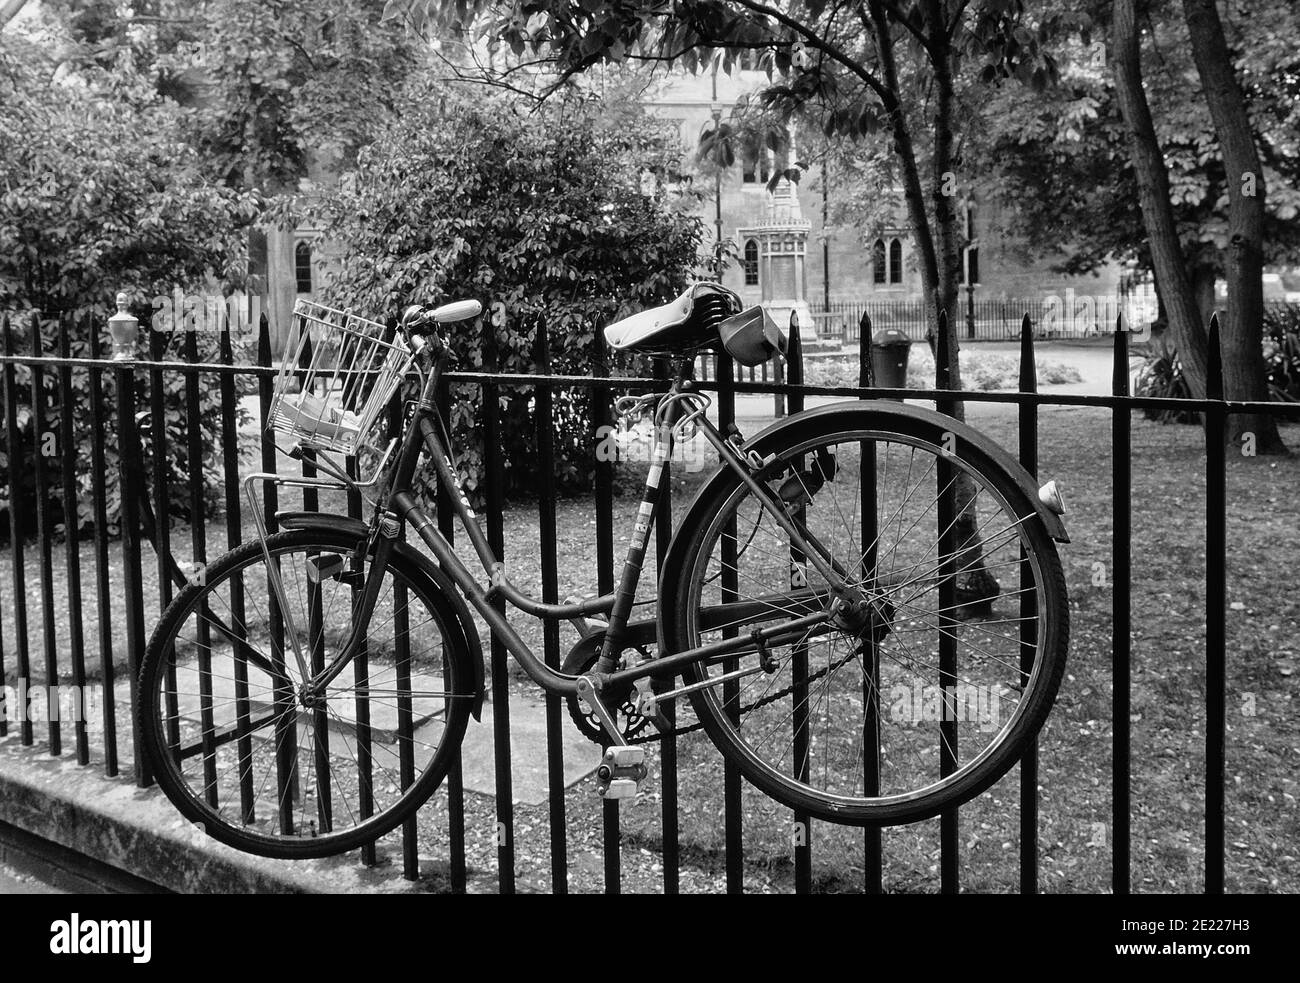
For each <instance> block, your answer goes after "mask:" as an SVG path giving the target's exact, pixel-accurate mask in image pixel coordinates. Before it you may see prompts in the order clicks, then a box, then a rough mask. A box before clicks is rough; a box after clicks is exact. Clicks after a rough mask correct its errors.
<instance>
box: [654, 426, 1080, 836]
mask: <svg viewBox="0 0 1300 983" xmlns="http://www.w3.org/2000/svg"><path fill="white" fill-rule="evenodd" d="M949 428H952V429H949ZM953 429H960V428H958V427H957V425H955V424H953V423H951V422H949V423H947V424H944V423H942V422H940V421H939V420H938V419H937V418H936V420H935V421H933V422H928V421H925V422H919V421H917V420H914V419H912V418H911V417H904V416H902V415H901V414H896V413H890V412H889V411H888V410H881V409H876V408H863V409H861V410H857V409H851V410H845V411H842V412H840V413H836V414H822V415H816V414H813V415H810V416H809V417H807V418H804V419H802V420H800V419H796V420H794V421H792V422H791V424H790V425H789V426H788V427H787V428H785V430H784V431H782V432H780V433H779V434H778V435H775V436H774V437H772V438H769V439H768V441H767V443H766V444H764V445H763V446H762V447H761V453H762V455H763V456H764V457H767V456H768V455H773V456H771V457H769V458H768V460H767V463H766V464H765V465H764V467H763V468H762V469H761V470H760V471H759V472H758V474H757V477H758V478H759V480H760V481H762V482H763V483H764V484H766V485H767V486H768V487H769V488H771V489H773V490H774V491H779V492H780V493H781V497H782V498H783V500H784V501H785V507H786V509H787V512H788V514H789V515H790V516H791V517H792V518H794V519H795V521H796V522H797V523H801V524H803V525H804V527H805V528H806V529H807V530H808V532H809V533H810V534H811V536H812V537H813V538H814V539H815V541H816V542H817V543H819V544H821V546H822V547H824V548H825V551H826V554H827V555H828V558H829V560H830V562H831V563H833V564H835V565H837V566H838V569H839V570H840V571H841V575H842V576H843V577H844V578H845V579H846V580H847V582H848V584H849V586H850V594H851V597H852V598H853V599H854V603H853V605H851V606H845V607H843V608H842V609H841V614H840V615H838V616H837V618H836V619H835V620H834V621H832V622H829V623H826V624H823V625H821V626H816V627H813V628H809V629H807V630H805V631H802V632H800V633H799V634H797V635H794V636H792V637H790V638H789V639H787V640H786V641H785V642H784V644H772V645H770V646H767V648H766V652H765V653H764V652H760V651H758V650H757V649H756V648H755V647H754V646H750V647H749V648H747V649H743V650H741V651H740V652H739V653H737V654H734V655H730V656H728V657H725V658H721V657H720V658H716V659H712V660H708V661H702V662H699V663H696V664H693V665H691V666H689V667H688V668H687V669H686V670H685V671H684V672H683V680H684V682H685V683H687V684H705V685H703V687H702V688H701V689H699V690H696V691H694V692H692V693H691V694H690V698H691V702H692V704H693V706H694V709H695V712H696V715H697V716H698V717H699V719H700V722H701V723H702V725H703V726H704V729H705V730H706V731H707V732H708V734H709V736H710V738H711V739H712V740H713V742H714V744H715V745H717V747H718V748H719V749H720V750H721V751H722V753H723V754H724V755H726V756H727V757H728V758H729V759H731V760H732V761H734V762H735V763H736V764H737V766H738V767H739V768H740V770H741V772H742V773H743V774H744V775H745V776H746V777H747V778H748V779H749V780H750V782H752V783H753V784H754V785H756V786H757V787H758V788H760V789H761V790H763V791H764V792H766V793H767V794H769V795H771V796H772V797H774V798H776V799H778V800H779V801H781V802H784V803H786V804H788V805H790V806H791V807H793V808H798V809H802V810H805V811H807V812H808V813H810V814H811V815H813V816H816V817H819V818H823V819H827V820H831V821H834V822H840V823H847V824H853V825H895V824H900V823H906V822H912V821H915V820H918V819H923V818H926V817H929V816H933V815H936V814H938V813H939V812H941V811H942V810H943V809H945V808H947V807H950V806H953V805H956V804H959V803H961V802H964V801H966V800H968V799H970V798H971V797H973V796H975V795H977V794H979V793H980V792H982V791H984V790H985V789H987V788H988V787H989V786H991V785H992V784H993V783H994V782H995V781H997V779H998V778H1000V777H1001V776H1002V775H1003V774H1005V773H1006V771H1007V770H1008V769H1009V768H1010V767H1011V766H1012V765H1013V764H1014V763H1015V762H1016V761H1017V760H1018V759H1019V757H1020V755H1021V754H1022V753H1023V751H1024V748H1025V747H1026V745H1027V744H1028V743H1029V741H1030V740H1032V738H1033V737H1034V735H1035V734H1036V733H1037V731H1038V730H1039V728H1040V727H1041V725H1042V723H1043V721H1044V719H1045V718H1046V715H1047V713H1048V711H1049V709H1050V708H1051V705H1052V701H1053V700H1054V698H1055V694H1056V691H1057V688H1058V686H1059V684H1060V680H1061V675H1062V673H1063V671H1064V666H1065V656H1066V649H1067V640H1068V607H1067V603H1066V594H1065V583H1064V577H1063V574H1062V572H1061V566H1060V560H1059V558H1058V557H1057V554H1056V548H1055V545H1054V543H1053V542H1052V539H1051V537H1050V536H1049V535H1048V533H1047V530H1046V529H1045V527H1044V524H1043V522H1042V520H1041V518H1040V517H1039V516H1038V514H1037V511H1036V509H1035V506H1034V503H1033V502H1032V501H1030V500H1029V498H1028V496H1027V494H1026V492H1025V490H1024V489H1023V488H1022V486H1021V485H1020V483H1019V482H1018V481H1017V480H1016V479H1015V478H1014V477H1013V476H1012V475H1010V474H1008V473H1007V472H1006V471H1005V470H1003V469H1002V467H1001V466H1000V465H999V464H998V463H997V462H996V461H993V460H992V459H991V458H990V457H989V456H988V455H987V454H984V453H982V452H981V451H980V449H979V448H978V447H976V446H974V445H973V443H971V442H967V441H963V440H960V439H958V440H955V441H954V440H952V439H951V438H952V437H953ZM941 492H942V493H943V494H941ZM678 536H679V537H682V541H683V543H684V544H685V546H684V548H682V549H675V550H674V551H673V553H672V554H670V558H669V562H668V563H667V564H666V566H665V570H664V573H663V575H662V580H661V583H663V584H665V585H671V586H668V587H665V591H666V592H668V591H671V592H672V593H670V594H669V595H668V596H666V597H664V598H662V599H661V605H660V609H661V612H662V617H663V619H664V624H663V637H664V639H665V641H666V647H667V649H668V650H669V651H685V650H687V649H690V648H694V647H697V646H700V645H704V644H707V643H709V642H713V641H718V640H720V639H722V638H726V637H729V636H744V635H747V634H749V632H750V631H751V630H752V629H754V628H756V627H763V628H774V627H779V625H780V623H781V622H782V621H788V620H792V619H795V618H798V617H802V616H806V615H808V614H811V613H814V612H817V611H824V610H828V609H829V608H830V607H831V605H832V602H833V598H832V595H831V592H830V589H829V586H828V581H827V579H826V578H825V577H823V576H822V575H821V574H819V573H818V570H817V567H816V565H815V564H814V563H812V562H810V561H809V559H808V558H807V557H806V556H805V555H804V554H803V553H801V552H800V551H799V550H797V549H792V548H791V542H790V537H789V536H788V535H787V534H786V533H785V532H784V531H783V530H782V529H781V527H780V526H779V525H778V524H777V522H776V521H775V518H774V516H773V515H772V513H771V512H770V511H769V510H767V509H766V508H765V507H764V506H763V505H762V504H761V503H760V502H759V500H758V498H757V496H756V495H755V494H754V492H753V491H752V490H751V489H749V488H748V487H747V486H746V485H744V484H743V483H742V482H741V481H740V480H739V479H738V478H737V477H736V476H735V475H734V474H728V475H727V476H726V477H724V478H723V479H722V480H721V481H715V482H714V483H712V484H711V485H710V486H708V487H707V488H706V490H705V492H703V493H702V494H701V498H700V499H699V500H697V502H696V503H695V505H694V506H693V508H692V510H691V512H690V514H689V515H688V517H687V518H686V519H685V520H684V521H683V526H682V529H681V530H680V531H679V533H678ZM764 661H766V669H764V668H763V667H762V665H761V664H762V663H763V662H764Z"/></svg>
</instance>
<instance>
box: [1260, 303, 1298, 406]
mask: <svg viewBox="0 0 1300 983" xmlns="http://www.w3.org/2000/svg"><path fill="white" fill-rule="evenodd" d="M1264 364H1265V366H1266V368H1267V372H1268V388H1269V392H1270V394H1271V398H1273V399H1276V400H1287V401H1293V402H1294V401H1296V400H1300V304H1266V305H1265V307H1264Z"/></svg>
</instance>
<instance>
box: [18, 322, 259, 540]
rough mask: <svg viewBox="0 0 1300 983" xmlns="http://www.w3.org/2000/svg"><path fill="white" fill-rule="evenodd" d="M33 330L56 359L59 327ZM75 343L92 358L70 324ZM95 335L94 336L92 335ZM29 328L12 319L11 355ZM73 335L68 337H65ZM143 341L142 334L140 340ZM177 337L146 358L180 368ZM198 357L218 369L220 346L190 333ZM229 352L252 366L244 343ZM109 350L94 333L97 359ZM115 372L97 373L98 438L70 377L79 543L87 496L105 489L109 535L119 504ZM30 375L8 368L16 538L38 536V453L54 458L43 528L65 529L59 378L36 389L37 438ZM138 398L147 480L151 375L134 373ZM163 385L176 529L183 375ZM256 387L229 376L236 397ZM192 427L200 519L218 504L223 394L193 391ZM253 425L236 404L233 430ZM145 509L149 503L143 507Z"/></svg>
mask: <svg viewBox="0 0 1300 983" xmlns="http://www.w3.org/2000/svg"><path fill="white" fill-rule="evenodd" d="M149 313H150V311H149V309H148V308H144V309H143V310H141V311H137V316H140V317H141V321H142V323H143V324H147V323H148V320H147V319H148V315H149ZM91 323H93V324H98V325H100V326H102V325H103V324H104V317H103V316H98V317H96V318H95V319H94V321H93V322H91ZM39 325H40V331H41V342H42V349H43V350H44V351H45V352H46V353H47V354H52V353H56V352H57V351H58V334H57V332H58V328H57V321H55V320H53V319H43V320H41V321H40V322H39ZM76 327H77V336H76V337H70V338H69V344H68V347H69V352H70V355H71V356H72V357H73V358H88V357H89V356H90V350H91V346H90V339H89V330H88V329H87V327H86V321H85V320H83V319H78V320H77V321H76ZM92 330H93V329H92ZM31 331H32V321H31V319H30V318H21V319H18V320H17V321H16V322H15V323H13V324H12V325H11V332H12V337H13V344H14V349H15V351H17V352H21V353H24V354H25V353H28V352H30V351H31V349H32V341H31ZM70 334H71V333H70ZM145 335H146V332H145V331H144V330H142V331H141V336H142V337H144V336H145ZM185 337H186V336H185V335H184V334H183V333H179V332H178V333H171V334H161V333H158V334H157V335H156V338H157V339H158V341H159V342H161V344H160V345H159V347H157V348H155V349H154V354H156V355H158V357H160V358H163V359H169V360H171V359H176V360H184V359H185V354H184V352H183V350H182V345H183V343H184V338H185ZM194 337H195V342H196V346H195V347H196V349H197V355H198V359H199V361H203V362H214V361H217V360H219V358H220V352H219V337H218V336H217V335H216V334H215V333H209V332H198V333H196V334H195V336H194ZM232 348H233V354H234V358H235V360H236V361H237V362H240V363H251V362H252V345H251V340H250V339H245V338H241V337H240V336H239V335H238V334H236V335H235V336H234V337H233V338H232ZM108 351H109V338H108V335H107V332H106V331H102V330H101V331H100V338H99V352H100V356H101V357H106V355H107V353H108ZM114 375H115V374H114V373H113V372H104V373H102V374H101V376H100V378H101V380H102V382H101V403H100V412H101V419H102V420H104V421H105V426H106V432H104V433H99V432H96V431H95V430H94V419H93V416H92V414H91V387H90V373H89V372H88V371H85V370H74V371H73V372H72V373H71V387H70V388H71V407H70V408H71V412H72V414H73V416H72V432H73V444H74V447H75V456H74V469H75V476H76V482H75V494H76V500H77V514H76V516H75V519H74V520H73V521H72V523H71V529H72V531H73V533H74V534H77V533H79V532H81V531H83V530H85V529H87V528H88V527H89V526H90V525H91V524H92V523H93V522H94V510H93V499H92V496H93V493H94V487H95V484H96V483H99V482H103V483H104V484H105V486H106V504H107V517H108V521H109V524H110V526H111V527H112V528H113V530H114V531H116V530H117V527H118V522H119V518H120V510H121V502H120V501H119V499H118V482H117V473H118V467H119V459H118V442H117V438H116V434H117V429H118V424H117V398H116V392H115V388H114V387H115V378H114ZM32 378H33V373H32V370H31V368H30V367H29V366H27V365H17V366H15V369H14V383H15V385H14V394H15V399H16V402H17V404H18V407H19V412H18V414H17V421H18V429H19V439H20V441H21V448H22V457H21V460H20V463H19V468H18V473H19V475H20V476H21V485H20V486H19V494H20V496H21V498H20V499H19V503H20V511H21V514H22V516H23V520H24V522H23V530H24V531H25V532H28V533H30V532H33V531H34V530H35V527H36V487H35V467H34V463H33V457H34V455H36V454H38V453H42V451H43V450H45V449H52V450H54V451H55V454H54V456H52V457H51V456H47V457H46V459H45V461H46V469H47V470H46V474H47V475H48V481H49V483H48V488H47V494H48V507H49V508H50V509H51V513H50V515H51V521H52V522H54V523H56V524H57V525H60V526H64V527H65V528H66V527H67V526H68V525H69V516H68V515H67V514H66V509H65V506H64V500H63V498H64V496H63V478H62V472H61V470H60V467H61V464H62V447H61V446H60V445H59V441H60V440H61V439H62V426H63V412H64V407H63V406H62V405H61V401H60V391H59V375H58V371H57V369H52V368H46V369H44V370H43V372H42V382H43V386H42V388H43V390H44V405H45V407H46V412H45V432H44V435H42V434H38V433H37V432H36V418H35V414H34V410H33V406H34V400H33V394H32ZM135 382H136V392H135V402H136V410H137V417H138V418H137V425H138V431H139V439H140V453H141V460H142V461H143V465H144V468H145V472H146V474H147V475H148V476H149V477H150V479H151V478H152V475H153V474H154V446H153V439H152V426H153V419H152V403H151V392H150V385H151V378H150V375H149V373H147V372H144V371H137V372H136V374H135ZM162 384H163V407H164V418H163V420H164V422H163V426H164V427H165V428H166V453H167V456H166V461H165V463H164V467H165V473H166V475H167V482H168V493H169V494H168V511H169V514H170V515H172V516H175V517H180V518H182V519H184V520H191V519H192V518H193V516H192V515H191V499H190V489H189V481H190V475H191V472H190V462H189V448H188V440H189V434H190V423H189V419H188V416H187V413H186V391H185V390H186V382H185V376H184V375H183V374H182V373H179V372H166V373H163V375H162ZM255 388H256V382H255V380H253V379H252V378H251V377H248V376H236V377H235V398H236V400H237V401H238V399H239V397H241V396H243V395H247V394H248V393H250V392H252V391H254V390H255ZM198 392H199V418H198V426H199V432H200V435H201V438H200V443H201V446H202V447H203V450H204V453H203V458H202V463H201V467H202V471H203V474H202V483H203V488H204V495H203V498H204V503H205V512H207V513H209V514H210V513H211V512H212V511H214V510H215V509H216V508H217V507H218V506H219V505H220V504H221V488H222V481H223V480H224V478H223V467H224V457H223V455H222V444H221V392H220V388H219V387H218V386H217V385H216V384H215V383H214V382H210V381H209V380H206V379H205V380H201V384H200V386H199V390H198ZM250 419H251V417H250V415H249V414H248V412H247V410H245V409H244V408H243V407H242V406H241V405H240V404H239V403H238V402H236V425H237V426H240V427H242V426H243V425H245V424H246V423H248V422H249V420H250ZM7 440H8V431H7V430H6V429H4V428H0V441H3V442H4V450H3V452H0V510H3V511H4V512H5V513H6V515H5V517H4V522H3V524H2V525H0V539H7V538H8V537H9V534H10V526H9V521H8V516H7V512H8V510H9V508H10V499H11V496H12V490H11V488H10V486H9V483H8V479H9V447H8V445H7ZM96 441H99V442H102V444H103V447H104V459H105V469H106V472H105V473H103V474H101V473H99V472H97V471H95V469H94V467H93V464H94V460H93V456H92V455H93V447H94V444H95V442H96ZM152 501H153V499H152V497H151V502H152Z"/></svg>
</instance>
